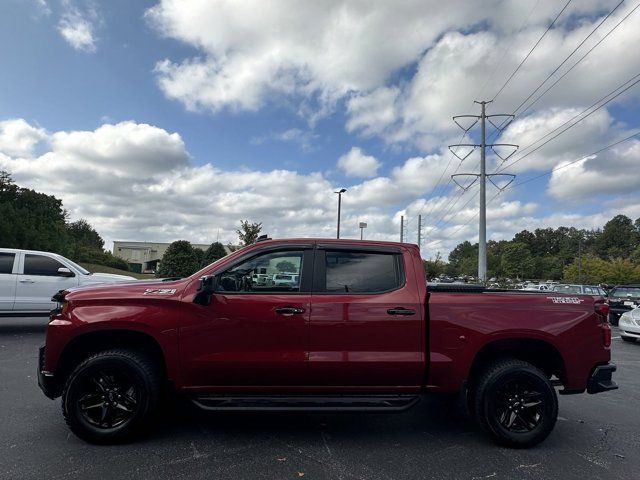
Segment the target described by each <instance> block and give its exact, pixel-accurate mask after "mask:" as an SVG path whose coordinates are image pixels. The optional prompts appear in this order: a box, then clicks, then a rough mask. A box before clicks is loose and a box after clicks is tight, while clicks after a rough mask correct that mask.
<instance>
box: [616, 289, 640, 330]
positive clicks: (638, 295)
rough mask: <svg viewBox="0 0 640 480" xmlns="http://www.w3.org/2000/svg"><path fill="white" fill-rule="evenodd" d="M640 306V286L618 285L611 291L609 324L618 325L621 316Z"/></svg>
mask: <svg viewBox="0 0 640 480" xmlns="http://www.w3.org/2000/svg"><path fill="white" fill-rule="evenodd" d="M638 305H640V284H633V285H618V286H617V287H613V288H612V289H611V290H610V291H609V312H610V313H609V322H611V325H618V320H619V319H620V315H622V314H623V313H624V312H628V311H629V310H633V309H634V308H635V307H636V306H638Z"/></svg>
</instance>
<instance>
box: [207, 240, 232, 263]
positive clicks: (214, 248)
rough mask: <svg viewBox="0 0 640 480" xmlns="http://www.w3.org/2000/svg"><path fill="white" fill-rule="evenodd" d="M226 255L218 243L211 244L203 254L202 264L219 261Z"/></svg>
mask: <svg viewBox="0 0 640 480" xmlns="http://www.w3.org/2000/svg"><path fill="white" fill-rule="evenodd" d="M226 255H227V251H226V250H225V249H224V246H223V245H222V244H221V243H220V242H213V243H212V244H211V245H210V246H209V248H207V250H206V251H205V252H204V258H203V260H202V264H203V266H204V265H209V264H211V263H213V262H215V261H216V260H220V259H221V258H222V257H225V256H226Z"/></svg>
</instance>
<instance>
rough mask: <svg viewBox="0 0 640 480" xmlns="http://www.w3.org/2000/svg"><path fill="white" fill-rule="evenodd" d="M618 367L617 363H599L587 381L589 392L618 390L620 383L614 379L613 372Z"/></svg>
mask: <svg viewBox="0 0 640 480" xmlns="http://www.w3.org/2000/svg"><path fill="white" fill-rule="evenodd" d="M616 369H617V367H616V365H615V363H607V364H606V365H598V366H597V367H596V368H595V369H594V370H593V373H592V374H591V376H590V377H589V381H588V382H587V393H600V392H608V391H609V390H616V389H617V388H618V384H617V383H616V382H614V381H613V372H615V371H616Z"/></svg>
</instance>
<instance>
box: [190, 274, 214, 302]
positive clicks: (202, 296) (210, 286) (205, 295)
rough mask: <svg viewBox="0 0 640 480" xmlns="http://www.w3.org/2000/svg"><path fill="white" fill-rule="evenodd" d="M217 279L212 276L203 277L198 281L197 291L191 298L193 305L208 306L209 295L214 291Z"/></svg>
mask: <svg viewBox="0 0 640 480" xmlns="http://www.w3.org/2000/svg"><path fill="white" fill-rule="evenodd" d="M216 283H217V279H216V277H215V276H214V275H205V276H204V277H202V278H200V280H198V289H197V290H196V295H195V296H194V297H193V303H196V304H198V305H209V304H210V303H211V295H212V294H213V292H214V291H215V288H216Z"/></svg>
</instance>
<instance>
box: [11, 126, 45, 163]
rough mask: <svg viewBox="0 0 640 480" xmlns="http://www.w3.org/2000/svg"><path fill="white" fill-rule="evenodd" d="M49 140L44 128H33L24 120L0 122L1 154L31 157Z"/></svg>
mask: <svg viewBox="0 0 640 480" xmlns="http://www.w3.org/2000/svg"><path fill="white" fill-rule="evenodd" d="M46 138H47V132H46V131H45V130H44V129H43V128H38V127H33V126H31V125H29V124H28V123H27V122H26V121H24V120H23V119H22V118H16V119H12V120H4V121H2V122H0V152H2V153H5V154H7V155H13V156H24V155H30V154H31V153H32V152H33V149H34V147H35V146H36V145H37V144H38V143H39V142H41V141H43V140H45V139H46Z"/></svg>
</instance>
